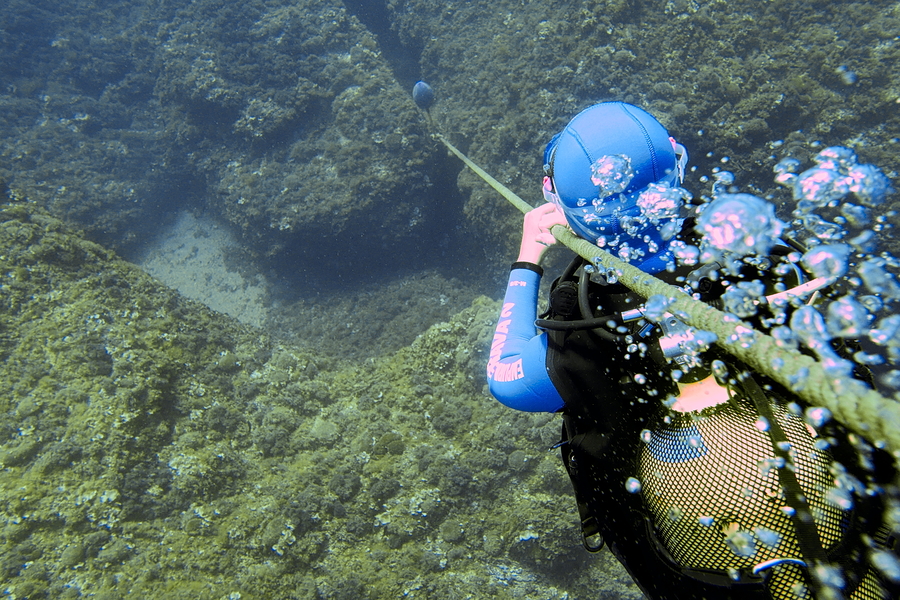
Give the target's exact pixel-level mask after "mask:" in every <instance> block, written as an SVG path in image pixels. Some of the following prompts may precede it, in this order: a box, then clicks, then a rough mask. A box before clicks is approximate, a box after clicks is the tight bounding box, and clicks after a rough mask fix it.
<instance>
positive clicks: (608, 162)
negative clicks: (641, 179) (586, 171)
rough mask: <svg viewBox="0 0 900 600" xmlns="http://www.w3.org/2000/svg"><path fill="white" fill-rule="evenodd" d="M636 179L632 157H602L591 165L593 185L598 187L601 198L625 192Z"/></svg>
mask: <svg viewBox="0 0 900 600" xmlns="http://www.w3.org/2000/svg"><path fill="white" fill-rule="evenodd" d="M632 179H634V169H633V168H631V157H630V156H626V155H624V154H612V155H607V156H601V157H600V158H598V159H597V160H595V161H594V162H593V163H592V164H591V183H593V184H594V185H596V186H597V189H598V191H599V198H607V197H609V196H612V195H613V194H620V193H622V192H624V191H625V189H626V188H627V187H628V184H629V183H631V180H632Z"/></svg>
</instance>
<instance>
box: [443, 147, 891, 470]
mask: <svg viewBox="0 0 900 600" xmlns="http://www.w3.org/2000/svg"><path fill="white" fill-rule="evenodd" d="M435 137H436V138H437V139H438V140H439V141H441V142H442V143H443V144H444V145H445V146H446V147H447V148H448V149H449V150H450V152H452V153H453V154H455V155H456V156H457V157H459V159H460V160H462V161H463V162H464V163H465V164H466V166H468V167H469V168H470V169H471V170H472V171H474V172H475V174H477V175H478V176H479V177H481V178H482V179H483V180H484V181H485V182H487V183H488V185H490V186H491V187H492V188H494V189H495V190H496V191H497V192H499V193H500V195H502V196H503V197H504V198H506V199H507V200H508V201H509V202H510V203H511V204H512V205H513V206H515V207H516V208H518V209H519V210H520V211H522V212H523V213H526V212H528V211H530V210H531V209H532V208H534V207H533V206H531V205H530V204H528V203H527V202H526V201H525V200H523V199H522V198H520V197H519V196H517V195H516V194H515V193H514V192H513V191H512V190H510V189H509V188H507V187H506V186H504V185H503V184H502V183H500V182H499V181H497V180H496V179H494V178H493V177H491V176H490V175H489V174H488V173H487V172H486V171H485V170H484V169H482V168H481V167H479V166H478V165H477V164H475V163H474V162H472V161H471V160H470V159H469V158H468V157H467V156H466V155H465V154H463V153H462V152H460V151H459V150H458V149H457V148H456V147H455V146H454V145H453V144H451V143H450V142H448V141H447V139H446V138H444V136H442V135H441V134H439V133H438V134H435ZM550 232H551V233H552V234H553V237H555V238H556V240H557V241H558V242H560V243H561V244H563V245H565V246H566V247H567V248H569V249H570V250H572V251H573V252H575V253H576V254H578V255H580V256H581V257H583V258H584V259H585V260H588V261H591V262H592V263H594V264H595V265H597V266H598V267H602V268H603V269H605V270H606V271H607V272H609V271H612V272H615V273H616V275H617V278H618V281H619V282H620V283H622V284H624V285H625V286H627V287H628V288H629V289H631V290H632V291H634V292H636V293H637V294H640V295H641V296H643V297H644V298H649V297H650V296H653V295H656V294H659V295H662V296H663V297H665V298H669V299H672V300H673V302H672V303H671V304H670V305H669V306H668V310H669V312H671V313H672V314H674V315H676V316H677V317H678V318H679V319H681V320H682V321H684V322H685V323H687V324H688V325H690V326H692V327H694V328H696V329H700V330H704V331H710V332H712V333H714V334H715V335H716V338H717V340H716V344H717V345H719V346H720V347H721V348H723V349H724V350H726V351H727V352H729V353H730V354H731V355H732V356H735V357H736V358H738V359H740V360H741V361H743V362H744V363H745V364H747V365H748V366H749V367H751V368H752V369H754V370H755V371H756V372H758V373H761V374H763V375H765V376H767V377H769V378H770V379H772V380H774V381H776V382H778V383H779V384H781V385H782V386H784V387H785V388H786V389H788V390H791V391H792V392H793V393H794V394H796V395H797V396H798V397H799V398H801V399H802V400H804V401H805V402H806V403H808V404H809V405H810V406H824V407H825V408H827V409H828V410H830V411H831V413H832V414H833V415H834V417H835V418H836V419H837V420H838V421H840V422H841V423H843V424H844V425H845V426H847V427H849V428H850V429H851V430H853V431H854V432H856V433H858V434H860V435H862V436H863V437H865V438H866V439H868V440H870V441H872V442H873V443H876V444H884V447H885V448H886V449H887V450H888V451H890V452H891V453H892V454H893V455H894V457H895V458H897V459H900V427H897V423H900V403H898V402H896V401H895V400H892V399H890V398H886V397H884V396H882V395H881V394H879V393H878V392H877V391H875V390H873V389H871V388H869V387H868V386H867V385H866V384H864V383H863V382H862V381H859V380H857V379H854V378H852V377H846V376H843V375H838V374H834V373H830V372H828V371H826V370H825V369H824V368H823V367H822V365H821V364H820V363H819V362H818V361H816V360H815V359H813V358H812V357H809V356H806V355H803V354H800V353H799V352H797V351H791V350H789V349H787V348H782V347H780V346H779V345H778V344H777V342H776V341H775V339H774V338H772V337H771V336H769V335H766V334H765V333H763V332H761V331H756V330H754V329H753V328H752V327H751V326H750V325H749V324H747V323H745V322H743V321H739V320H737V319H735V318H734V317H732V316H730V315H726V314H725V313H724V312H722V311H720V310H718V309H716V308H713V307H712V306H709V305H708V304H705V303H703V302H700V301H698V300H694V299H693V298H691V297H690V296H689V295H688V294H686V293H685V292H683V291H682V290H680V289H679V288H677V287H675V286H673V285H670V284H668V283H665V282H664V281H662V280H660V279H658V278H656V277H654V276H653V275H649V274H647V273H644V272H643V271H641V270H640V269H638V268H637V267H634V266H632V265H630V264H628V263H626V262H625V261H622V260H620V259H619V258H617V257H615V256H613V255H612V254H610V253H609V252H607V251H605V250H603V249H602V248H598V247H597V246H595V245H594V244H592V243H590V242H588V241H587V240H585V239H582V238H580V237H578V236H577V235H575V234H574V233H572V231H571V230H570V229H568V228H567V227H564V226H562V225H555V226H554V227H553V228H552V229H551V230H550Z"/></svg>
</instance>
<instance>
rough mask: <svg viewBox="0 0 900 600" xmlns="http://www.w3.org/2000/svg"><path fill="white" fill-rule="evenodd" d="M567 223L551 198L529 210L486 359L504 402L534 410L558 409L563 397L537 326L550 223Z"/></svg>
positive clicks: (493, 390)
mask: <svg viewBox="0 0 900 600" xmlns="http://www.w3.org/2000/svg"><path fill="white" fill-rule="evenodd" d="M561 222H562V223H565V217H563V216H562V215H561V214H560V213H559V212H557V211H556V209H555V207H554V206H553V205H552V204H545V205H543V206H539V207H538V208H536V209H534V210H532V211H530V212H529V213H528V214H526V215H525V223H524V227H523V231H522V245H521V247H520V249H519V260H518V262H516V263H515V264H513V268H512V271H511V272H510V274H509V284H508V285H507V288H506V297H505V298H504V299H503V308H502V309H501V311H500V319H499V321H498V322H497V329H496V330H495V331H494V339H493V341H492V342H491V355H490V360H489V361H488V367H487V377H488V387H489V388H490V390H491V394H493V396H494V397H495V398H496V399H497V400H499V401H500V402H502V403H503V404H505V405H507V406H509V407H511V408H515V409H518V410H525V411H530V412H542V411H546V412H555V411H557V410H559V409H560V408H562V406H563V400H562V398H561V397H560V395H559V392H557V391H556V388H555V387H554V386H553V383H552V382H551V381H550V376H549V375H548V374H547V369H546V366H545V365H546V357H547V335H546V334H544V333H538V332H537V330H536V329H535V327H534V320H535V319H536V318H537V299H538V298H537V297H538V288H539V287H540V283H541V275H542V274H543V270H542V269H541V267H539V266H538V264H537V263H538V262H540V260H541V258H542V257H543V255H544V252H545V251H546V250H547V248H548V247H549V246H550V245H552V244H553V243H555V241H556V240H555V239H554V238H553V235H552V234H550V227H552V226H553V225H557V224H560V223H561Z"/></svg>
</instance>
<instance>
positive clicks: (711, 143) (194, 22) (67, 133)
mask: <svg viewBox="0 0 900 600" xmlns="http://www.w3.org/2000/svg"><path fill="white" fill-rule="evenodd" d="M0 14H2V16H3V18H4V21H3V22H4V23H5V24H6V29H7V31H4V34H5V35H4V37H3V41H2V42H0V51H2V52H3V54H4V59H5V60H4V62H3V66H2V67H0V69H2V74H3V77H4V83H5V85H4V89H3V90H0V111H2V115H3V119H2V120H0V140H2V142H0V159H2V160H0V174H2V175H4V176H5V177H6V178H7V179H8V180H9V181H10V182H11V184H12V185H13V186H15V187H17V188H20V189H22V190H24V191H25V192H26V193H27V194H28V195H29V197H30V198H32V199H33V200H35V201H38V202H41V203H42V204H44V205H45V206H48V207H49V208H50V209H51V211H52V212H53V213H54V214H56V215H57V216H60V217H64V218H66V219H69V220H72V221H75V222H77V223H79V224H80V226H82V227H84V228H86V230H87V231H88V234H89V235H90V236H91V237H92V238H93V239H95V240H97V241H101V242H103V243H105V244H107V245H112V246H115V247H117V248H126V247H129V246H130V245H136V244H138V243H140V242H141V241H142V240H143V239H144V238H145V237H146V235H147V234H148V233H150V232H152V230H153V227H154V225H155V224H157V223H158V222H160V221H163V220H165V219H166V214H167V213H168V212H171V211H172V209H174V208H181V207H184V206H185V205H187V206H190V207H192V208H194V209H196V210H204V211H208V212H211V213H212V214H214V215H217V216H219V217H222V218H224V219H226V220H227V221H229V222H230V223H233V224H234V225H235V226H236V227H237V228H238V229H239V230H240V231H241V232H242V233H243V235H244V240H245V243H246V250H247V251H248V252H250V253H251V254H252V255H255V256H273V257H283V258H285V259H289V260H291V261H292V263H295V262H296V261H297V260H302V259H311V260H307V262H319V263H321V262H322V261H323V260H324V259H325V258H327V257H329V256H330V255H332V254H334V253H338V252H341V253H343V254H344V256H345V261H348V260H349V261H352V260H362V259H382V260H386V259H388V257H391V258H392V259H393V260H399V258H398V257H404V258H406V259H407V260H408V261H410V262H415V259H416V258H419V256H418V251H417V250H415V249H416V248H421V247H423V246H424V245H425V244H424V242H425V241H428V242H437V243H440V242H442V241H443V242H445V243H446V241H447V240H446V238H447V237H448V236H452V235H453V227H448V223H453V224H454V227H468V228H470V229H471V230H472V231H475V232H477V233H479V234H480V235H481V236H485V235H487V236H490V237H489V239H488V240H487V244H486V245H487V246H489V247H491V248H496V247H497V245H498V244H503V245H504V248H505V250H509V251H510V252H512V251H514V244H515V242H514V241H513V240H512V238H513V236H514V230H515V229H516V227H517V225H518V217H517V216H516V215H514V214H512V213H510V212H509V211H508V209H507V207H505V206H503V204H502V203H501V202H500V201H498V200H497V198H496V196H495V195H494V193H493V192H492V191H489V190H486V189H485V188H484V187H483V186H482V185H481V184H480V183H478V182H477V181H475V180H473V179H472V176H471V175H470V174H468V173H466V172H464V171H463V172H462V175H461V176H460V178H459V180H458V182H457V181H456V175H457V174H458V173H460V169H459V165H458V164H457V163H455V162H454V161H446V160H444V152H443V150H442V149H438V148H437V147H436V146H435V145H434V144H433V143H432V142H431V140H429V139H428V138H427V135H426V134H427V133H428V131H427V129H428V128H427V126H426V119H425V115H424V114H422V113H421V112H420V111H419V110H417V109H416V106H415V104H414V103H413V101H412V98H411V97H410V93H409V90H410V89H412V84H413V83H414V82H415V80H416V79H419V78H422V79H425V80H427V81H428V82H429V83H430V84H431V85H432V86H433V87H434V88H435V91H436V93H437V97H438V100H437V102H436V103H435V104H434V105H433V106H432V107H431V108H430V111H431V114H432V117H433V119H434V124H435V127H437V128H438V129H440V130H441V131H442V132H443V133H444V134H445V135H447V136H449V137H450V139H451V140H452V141H453V142H454V143H457V144H458V145H459V146H460V147H461V148H462V149H463V150H464V151H467V152H469V153H470V154H471V156H472V157H473V158H474V159H475V160H476V161H477V162H480V163H481V164H482V166H484V167H486V168H487V169H488V170H489V171H490V172H492V173H493V174H494V175H495V176H496V177H497V178H498V179H500V180H501V181H502V182H504V183H506V184H507V185H510V186H511V187H512V188H513V189H514V191H516V192H518V193H520V194H521V195H523V196H524V197H526V198H529V199H531V200H533V201H534V202H539V201H540V195H539V194H537V193H536V187H534V186H536V183H535V182H536V181H538V180H539V177H540V166H541V165H540V160H541V150H542V149H543V145H544V144H545V143H546V142H547V140H548V139H549V138H550V136H552V135H553V134H554V133H555V132H556V131H558V130H559V128H560V127H562V125H563V124H564V123H565V122H566V121H567V120H568V119H569V118H571V116H572V115H574V114H575V113H576V112H578V111H579V110H581V109H583V108H585V107H586V106H588V105H590V104H591V103H593V102H596V101H599V100H607V99H618V100H625V101H629V102H633V103H636V104H639V105H641V106H643V107H644V108H646V109H648V110H650V111H651V112H652V113H654V114H655V115H657V116H658V117H659V118H660V119H661V121H662V122H663V123H664V124H665V125H666V126H667V127H668V128H669V129H670V131H671V132H672V133H673V134H674V135H675V136H676V137H677V138H678V139H679V141H681V142H683V143H684V144H685V145H686V146H687V147H688V150H689V151H690V153H691V156H692V158H693V163H694V164H695V165H697V166H698V173H699V174H700V175H708V174H709V173H710V171H712V169H713V168H720V169H721V168H727V169H731V170H733V171H735V172H736V175H737V179H736V181H737V183H738V184H739V185H748V186H749V185H753V186H756V187H758V188H760V189H764V190H765V189H772V183H771V178H770V177H769V176H768V174H767V171H768V168H769V167H771V166H772V165H774V164H775V162H777V160H778V159H780V158H781V157H783V156H786V155H792V156H797V157H798V158H799V159H800V160H802V161H804V162H805V161H806V159H808V158H809V155H810V154H814V151H813V150H814V148H813V149H811V148H810V147H809V144H810V143H811V142H821V143H824V144H826V145H836V144H839V145H852V146H857V147H859V150H860V151H861V154H862V155H863V158H864V159H865V160H867V161H871V162H874V163H875V164H878V165H880V166H881V167H882V168H883V169H884V170H885V171H886V172H891V171H896V170H897V168H898V165H900V163H898V162H897V160H898V159H897V153H896V152H895V151H894V150H895V149H894V146H895V143H893V142H892V140H895V139H896V136H895V132H896V131H897V129H898V125H897V116H896V111H894V110H893V107H894V106H895V105H896V101H897V99H898V96H900V80H898V75H897V72H896V70H895V69H894V70H892V69H891V68H890V65H892V64H895V63H897V62H898V60H900V56H898V53H900V50H898V48H897V45H896V44H894V43H893V40H894V38H895V37H896V33H897V31H898V30H900V16H898V15H897V11H896V7H895V5H894V3H891V2H888V1H886V0H879V1H877V2H870V3H850V4H841V5H835V6H831V5H829V6H823V7H819V8H816V9H814V10H813V9H809V7H807V6H805V5H797V4H792V3H777V2H775V3H772V2H770V3H762V4H761V3H759V2H755V1H752V0H737V1H736V2H728V3H698V2H692V1H680V0H679V1H672V2H666V3H647V2H643V3H641V2H629V1H613V2H608V1H605V0H604V1H599V0H583V1H580V2H567V3H556V4H553V5H552V6H548V5H547V4H546V3H527V2H526V4H525V5H522V4H521V3H520V2H507V1H502V2H499V3H493V4H492V5H491V6H482V5H479V4H478V3H461V4H460V3H457V4H454V5H452V6H447V5H446V4H445V3H440V2H433V1H432V0H390V1H386V2H361V1H360V0H346V2H343V3H342V2H341V1H340V0H300V1H298V2H293V3H279V2H274V3H273V2H263V1H262V0H248V1H247V2H237V3H224V2H221V1H219V0H199V1H197V2H192V3H191V4H190V6H189V7H185V6H183V5H182V4H181V3H178V2H174V1H172V0H163V1H160V2H156V3H153V5H152V7H147V6H146V4H145V3H141V2H137V1H134V2H125V3H118V4H117V5H116V6H115V8H109V9H105V10H94V9H92V11H91V12H90V13H89V14H88V13H86V12H78V9H77V8H69V7H66V6H63V7H54V9H53V10H52V11H51V10H43V9H42V8H40V7H39V6H35V5H34V3H31V2H27V1H26V0H10V2H8V3H5V5H4V7H3V8H0ZM760 167H763V168H760ZM693 183H694V184H695V185H694V186H693V191H695V192H698V193H699V192H700V191H701V190H702V188H703V187H705V186H703V185H702V184H701V183H699V182H696V181H694V182H693ZM460 190H461V191H462V193H460ZM460 196H462V197H460ZM786 208H789V207H786ZM498 231H499V235H498V234H497V232H498ZM442 238H443V239H442ZM348 248H350V249H354V250H356V249H359V250H356V252H355V254H352V253H351V254H346V252H347V250H348ZM473 250H474V249H473ZM489 254H491V255H492V254H493V252H490V253H489ZM469 256H470V257H471V258H474V257H476V256H478V257H479V258H480V257H481V256H482V253H481V252H472V253H470V254H469ZM335 262H337V261H335ZM330 266H331V265H330Z"/></svg>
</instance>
